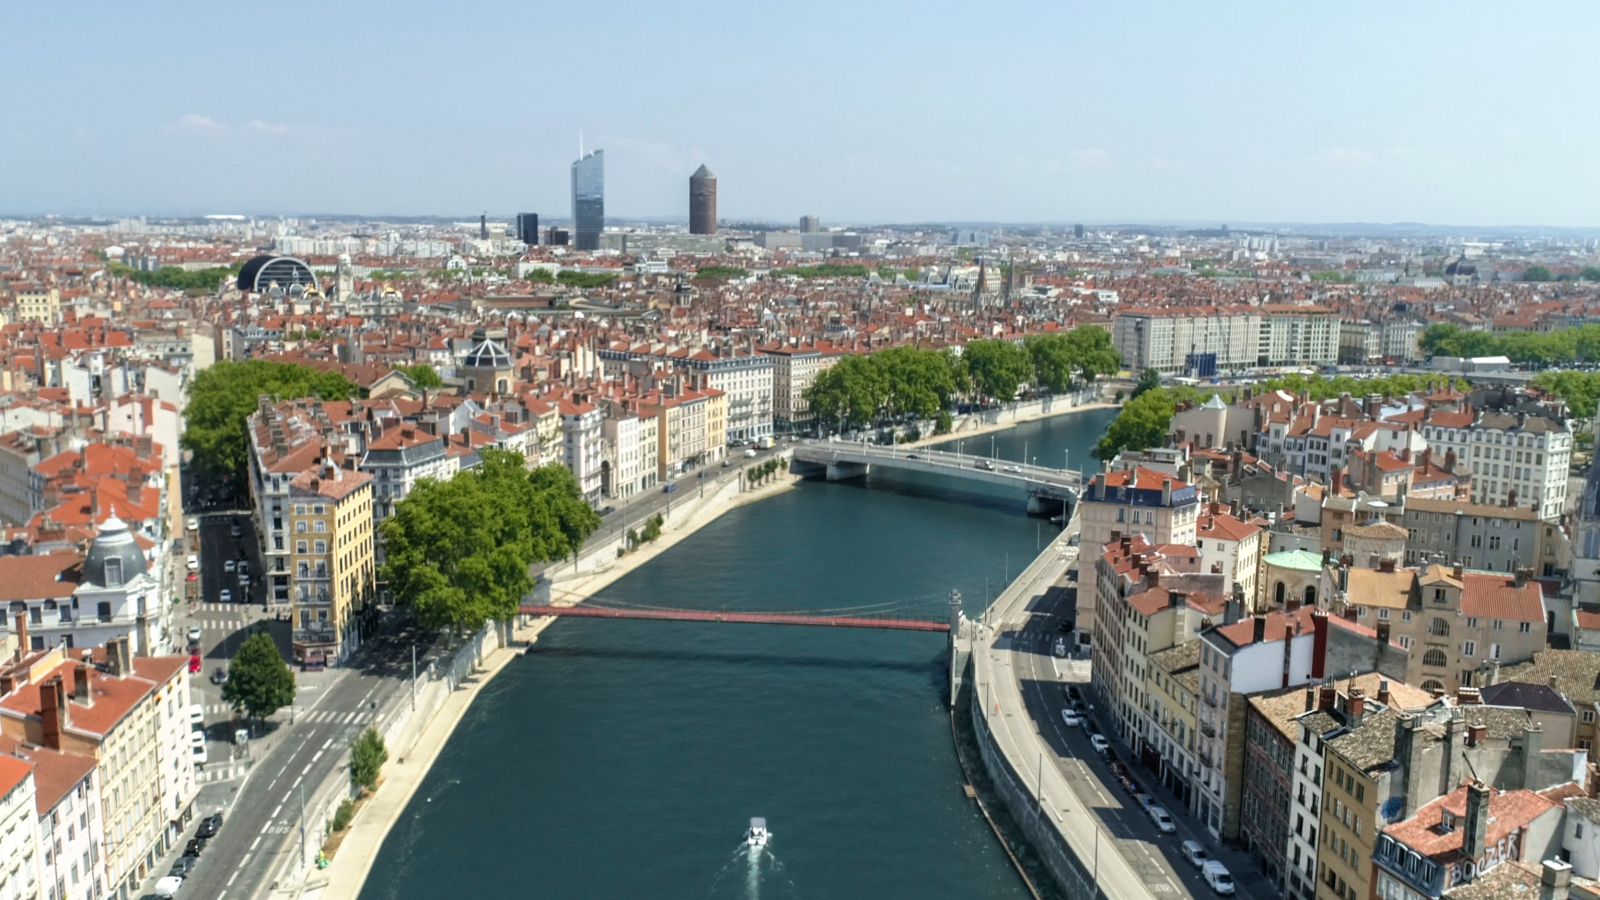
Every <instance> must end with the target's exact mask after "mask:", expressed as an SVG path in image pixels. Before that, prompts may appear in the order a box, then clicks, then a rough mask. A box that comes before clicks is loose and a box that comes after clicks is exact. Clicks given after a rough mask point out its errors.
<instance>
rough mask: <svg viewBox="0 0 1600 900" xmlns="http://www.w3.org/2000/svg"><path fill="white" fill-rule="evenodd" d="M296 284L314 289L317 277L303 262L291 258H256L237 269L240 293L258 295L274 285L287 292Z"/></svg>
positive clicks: (263, 256) (265, 256)
mask: <svg viewBox="0 0 1600 900" xmlns="http://www.w3.org/2000/svg"><path fill="white" fill-rule="evenodd" d="M297 284H298V285H302V286H305V287H310V288H312V289H316V287H317V276H316V274H315V273H313V272H312V271H311V267H310V266H309V265H306V263H305V261H304V260H299V259H295V258H294V257H292V256H268V255H262V256H257V257H256V258H254V259H252V260H250V261H249V262H247V263H245V264H244V266H243V267H241V268H240V269H239V279H238V286H239V290H241V291H255V292H258V293H259V292H261V291H265V290H267V289H268V288H271V287H272V286H274V285H276V286H277V287H278V288H279V289H280V290H284V291H287V290H288V289H289V287H290V286H291V285H297Z"/></svg>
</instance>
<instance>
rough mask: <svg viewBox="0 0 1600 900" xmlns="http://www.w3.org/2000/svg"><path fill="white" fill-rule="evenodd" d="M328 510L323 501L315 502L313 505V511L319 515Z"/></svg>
mask: <svg viewBox="0 0 1600 900" xmlns="http://www.w3.org/2000/svg"><path fill="white" fill-rule="evenodd" d="M327 511H328V508H327V507H326V506H324V505H322V504H321V503H314V504H312V506H311V512H312V513H314V514H316V515H319V516H320V515H322V514H324V513H326V512H327Z"/></svg>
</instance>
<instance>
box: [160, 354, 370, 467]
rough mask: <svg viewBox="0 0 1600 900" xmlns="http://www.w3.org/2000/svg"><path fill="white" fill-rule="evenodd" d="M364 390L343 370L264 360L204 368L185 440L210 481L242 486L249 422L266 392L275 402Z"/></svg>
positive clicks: (192, 392) (193, 385)
mask: <svg viewBox="0 0 1600 900" xmlns="http://www.w3.org/2000/svg"><path fill="white" fill-rule="evenodd" d="M359 392H360V391H359V389H358V388H357V387H356V385H355V384H353V383H352V382H351V381H350V380H349V379H347V378H345V377H344V376H343V375H340V374H339V373H337V372H323V371H320V370H317V369H313V368H311V367H310V366H302V365H296V364H292V363H278V362H267V361H266V360H259V359H252V360H245V361H243V362H234V361H230V360H224V361H222V362H219V363H216V364H215V365H212V366H210V367H208V368H206V369H203V370H201V371H200V372H199V374H197V375H195V377H194V381H192V382H190V383H189V406H188V408H187V409H186V410H185V411H184V417H185V419H186V427H185V429H184V432H183V436H182V437H181V438H180V439H179V442H180V443H181V444H182V445H183V447H184V448H185V449H187V450H190V451H193V453H194V459H195V465H196V466H197V467H199V468H200V469H201V471H202V472H204V473H206V475H207V477H214V476H216V475H218V474H223V473H228V474H232V475H233V476H235V478H236V479H238V480H239V481H240V482H241V483H242V481H243V479H244V477H245V469H246V466H247V464H248V460H247V456H248V454H249V452H250V443H249V440H248V438H247V436H246V434H245V419H246V418H247V417H249V415H250V414H251V413H253V412H255V411H256V402H257V398H259V397H260V396H261V395H262V394H266V395H268V396H270V397H272V398H273V399H274V400H282V399H291V398H298V397H317V398H320V399H322V400H347V399H349V398H351V397H354V396H356V395H357V394H358V393H359Z"/></svg>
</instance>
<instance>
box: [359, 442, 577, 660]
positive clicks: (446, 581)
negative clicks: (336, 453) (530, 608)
mask: <svg viewBox="0 0 1600 900" xmlns="http://www.w3.org/2000/svg"><path fill="white" fill-rule="evenodd" d="M599 527H600V517H599V516H598V515H597V514H596V513H595V511H594V510H593V509H591V508H590V507H589V505H588V504H587V503H585V502H584V500H583V495H582V493H581V492H580V491H579V489H578V483H577V481H576V480H574V479H573V477H572V473H571V472H569V471H568V470H567V469H566V468H565V467H563V466H560V465H556V464H551V465H547V466H542V467H540V468H538V469H535V470H533V471H532V472H530V471H528V470H527V468H526V467H525V465H524V461H523V459H522V457H521V456H520V455H518V454H515V453H510V452H507V451H504V450H486V451H484V453H483V457H482V464H481V465H480V466H479V467H478V468H477V469H474V470H471V471H468V472H463V473H461V474H459V475H457V476H456V477H455V478H452V479H451V480H449V481H445V482H440V481H434V480H433V479H423V480H422V481H420V482H418V483H417V486H416V487H415V488H413V489H412V492H411V494H410V495H409V496H407V497H406V498H405V499H404V500H402V501H400V502H399V503H397V504H396V505H395V512H394V515H393V516H391V517H389V518H388V519H387V520H385V521H384V523H383V526H382V528H383V538H384V550H385V555H386V556H387V562H386V563H385V565H384V570H383V571H384V578H385V579H386V580H387V581H388V583H389V589H390V591H391V593H393V594H394V596H395V597H396V598H397V599H399V600H400V601H401V602H403V603H409V604H411V606H412V608H413V610H414V611H415V613H416V616H417V619H418V621H419V622H420V623H421V624H422V625H423V627H425V628H430V629H442V628H451V629H454V630H456V631H461V630H464V629H473V628H477V627H479V626H480V625H482V624H483V623H484V622H485V621H486V620H489V619H496V620H505V619H509V618H511V617H512V616H513V615H515V614H516V610H517V606H518V604H519V603H520V602H521V600H522V598H523V596H525V595H526V594H527V593H528V591H529V590H530V589H531V588H532V587H533V583H532V580H531V579H530V577H529V575H528V567H529V566H530V565H532V564H534V563H536V562H554V561H556V560H560V559H565V558H566V557H567V556H569V555H571V554H575V553H577V552H578V551H579V550H580V549H582V547H583V542H584V541H585V540H587V539H588V537H589V535H590V534H592V533H594V531H595V529H597V528H599Z"/></svg>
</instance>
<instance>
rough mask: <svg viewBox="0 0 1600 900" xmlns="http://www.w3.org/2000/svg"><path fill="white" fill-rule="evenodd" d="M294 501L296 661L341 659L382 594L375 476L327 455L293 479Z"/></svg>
mask: <svg viewBox="0 0 1600 900" xmlns="http://www.w3.org/2000/svg"><path fill="white" fill-rule="evenodd" d="M286 499H287V502H286V504H285V505H286V508H287V513H288V516H287V519H288V525H289V529H290V534H289V540H290V541H292V544H291V546H290V552H289V554H288V559H289V564H290V587H291V590H292V597H293V601H292V604H293V605H292V609H291V613H290V615H291V621H292V623H293V625H292V629H291V638H292V643H293V648H294V650H293V652H294V661H295V662H296V663H298V664H300V665H303V666H313V667H315V666H323V665H328V664H333V663H337V662H341V661H343V660H344V659H345V658H346V657H348V656H349V655H350V653H351V652H352V651H353V650H355V649H356V647H357V646H359V645H360V642H361V636H362V629H361V624H362V623H361V617H362V616H363V615H364V614H366V613H367V611H368V610H369V609H372V606H371V604H372V603H373V602H374V599H375V597H374V593H375V584H374V579H375V577H376V562H375V560H374V550H373V531H372V527H373V515H372V476H371V475H370V474H368V473H366V472H359V471H356V470H354V469H347V468H344V467H342V466H340V465H338V464H337V463H336V462H334V461H333V460H331V459H323V460H320V461H317V462H316V463H314V464H313V465H312V466H310V467H308V468H307V469H306V470H305V471H303V472H301V473H300V474H298V475H296V476H295V477H294V478H293V479H291V480H290V481H289V484H288V496H287V498H286Z"/></svg>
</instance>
